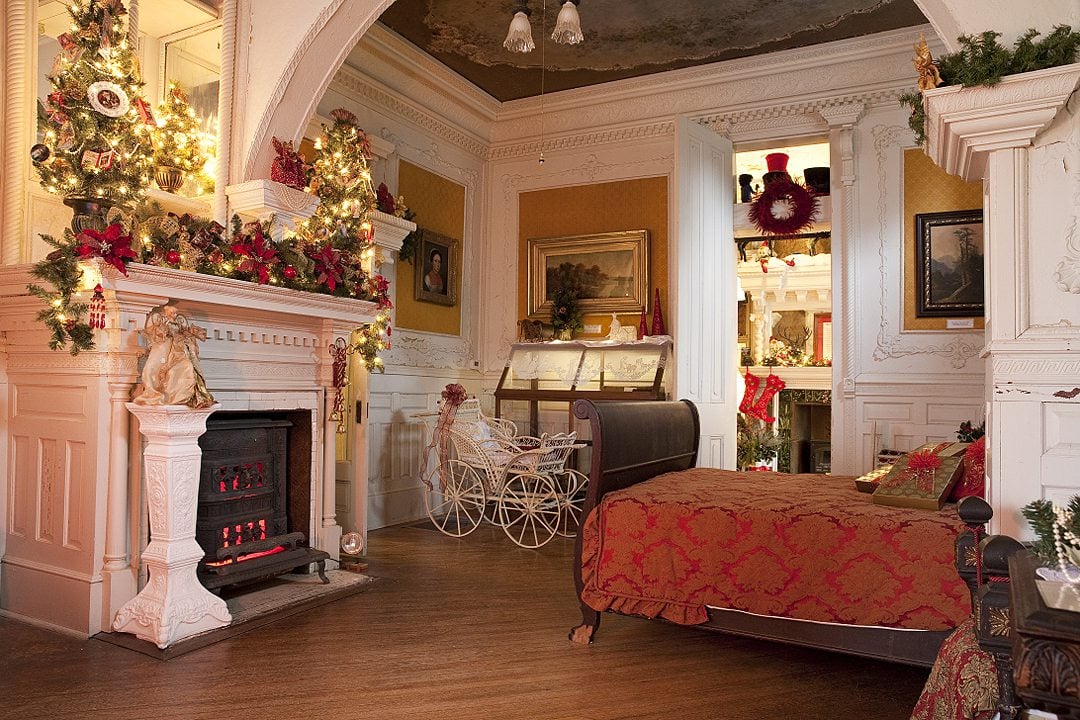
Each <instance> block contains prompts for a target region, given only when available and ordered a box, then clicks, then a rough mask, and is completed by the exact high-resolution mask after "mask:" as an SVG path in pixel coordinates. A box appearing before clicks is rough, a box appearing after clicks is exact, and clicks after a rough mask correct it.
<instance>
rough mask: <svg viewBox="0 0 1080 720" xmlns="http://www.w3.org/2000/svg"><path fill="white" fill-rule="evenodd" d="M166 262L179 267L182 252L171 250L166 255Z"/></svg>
mask: <svg viewBox="0 0 1080 720" xmlns="http://www.w3.org/2000/svg"><path fill="white" fill-rule="evenodd" d="M165 261H166V262H168V263H169V264H170V265H179V264H180V252H179V251H177V250H170V251H169V252H167V253H165Z"/></svg>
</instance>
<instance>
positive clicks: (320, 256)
mask: <svg viewBox="0 0 1080 720" xmlns="http://www.w3.org/2000/svg"><path fill="white" fill-rule="evenodd" d="M305 254H306V255H307V256H308V257H309V258H311V259H312V260H314V261H315V274H316V276H317V277H316V280H318V282H320V283H323V284H324V285H326V287H328V288H330V292H334V290H336V289H337V286H338V283H339V282H341V281H342V278H343V277H344V272H345V270H344V268H343V267H342V265H341V252H339V251H338V250H335V249H334V248H332V247H330V245H329V244H327V245H323V246H322V247H321V248H319V249H317V250H316V249H315V248H314V247H312V246H308V248H307V250H306V251H305Z"/></svg>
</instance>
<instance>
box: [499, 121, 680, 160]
mask: <svg viewBox="0 0 1080 720" xmlns="http://www.w3.org/2000/svg"><path fill="white" fill-rule="evenodd" d="M674 135H675V122H674V121H673V120H659V121H650V122H645V123H640V124H636V125H632V126H629V127H619V128H612V129H605V130H595V131H591V132H583V133H578V134H571V135H564V136H561V137H554V138H546V139H545V140H544V150H545V151H548V152H552V151H563V150H581V149H584V148H588V147H593V146H597V145H609V144H611V143H617V142H627V141H640V140H648V139H652V138H665V137H674ZM539 153H540V141H539V140H530V141H527V142H524V143H516V144H512V145H501V146H496V147H493V148H492V149H491V152H490V153H489V154H488V159H490V160H508V159H514V158H520V157H525V156H528V155H538V154H539Z"/></svg>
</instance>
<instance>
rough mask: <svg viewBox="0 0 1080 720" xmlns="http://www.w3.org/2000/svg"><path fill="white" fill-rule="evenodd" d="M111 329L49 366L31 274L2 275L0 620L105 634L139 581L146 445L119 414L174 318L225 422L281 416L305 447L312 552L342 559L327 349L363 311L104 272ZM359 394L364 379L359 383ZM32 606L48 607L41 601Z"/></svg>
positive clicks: (358, 478) (303, 296) (172, 277)
mask: <svg viewBox="0 0 1080 720" xmlns="http://www.w3.org/2000/svg"><path fill="white" fill-rule="evenodd" d="M100 273H101V284H102V285H103V287H104V289H105V293H104V294H105V300H106V305H107V323H106V329H104V330H100V331H97V333H96V337H95V340H96V344H97V348H96V349H95V350H94V351H90V352H83V353H80V354H79V355H77V356H71V355H69V354H67V353H60V352H52V351H50V350H49V349H48V346H47V337H46V332H45V330H44V329H43V327H42V326H41V324H40V323H39V322H38V321H37V320H36V315H37V313H38V311H39V310H40V301H38V300H37V299H36V298H33V297H31V296H29V295H27V294H26V291H25V287H26V284H27V283H28V282H30V280H31V278H30V275H29V268H28V267H26V266H21V267H7V268H3V269H0V329H2V330H3V331H4V336H5V337H6V340H7V341H6V346H5V347H4V348H3V349H4V350H5V351H6V356H7V357H6V360H7V362H6V376H5V377H4V378H2V381H3V382H4V383H6V392H4V393H2V394H0V397H2V398H3V402H4V403H5V405H6V406H7V407H6V415H7V417H8V419H9V421H10V422H9V427H8V428H7V438H6V447H7V448H8V458H7V460H8V485H9V489H8V492H9V521H8V525H7V535H6V547H5V554H4V557H3V561H2V563H0V609H2V610H3V612H4V613H5V614H8V615H11V616H14V617H17V618H22V619H26V620H28V621H31V622H35V623H36V624H40V625H45V626H49V627H53V628H55V629H58V630H64V631H69V632H74V633H77V634H79V635H93V634H95V633H97V632H99V631H101V630H105V629H108V628H109V627H110V626H111V625H112V622H113V619H114V617H115V616H116V614H117V612H118V611H119V609H120V608H121V607H123V606H124V604H125V603H126V602H128V601H129V600H131V599H132V598H133V597H135V595H136V594H137V592H138V590H139V587H140V585H142V584H144V583H145V581H146V578H145V572H144V573H142V574H140V570H141V568H142V567H143V563H142V562H141V553H142V551H143V549H144V548H145V546H146V537H147V530H148V526H147V523H146V514H147V507H148V506H149V509H150V512H151V513H152V512H153V511H154V508H153V503H154V498H153V497H152V496H150V494H148V493H146V492H145V491H144V487H145V483H144V479H143V478H142V466H143V463H142V455H141V453H142V447H143V440H142V438H141V436H140V435H139V433H138V423H136V422H134V421H133V420H132V418H131V416H130V414H129V411H128V409H127V407H126V406H125V403H126V402H127V401H128V400H129V399H130V397H131V391H132V388H133V387H134V384H135V382H136V381H137V379H138V360H139V356H140V354H141V351H142V348H141V347H140V345H139V341H138V330H140V329H141V328H142V327H143V325H144V323H145V318H146V316H147V314H148V313H149V312H150V311H151V310H153V309H154V308H157V307H161V306H163V305H166V304H169V305H173V306H175V307H177V308H178V309H179V310H180V311H181V312H182V313H183V314H184V315H186V316H187V318H188V319H189V320H190V321H191V322H192V323H193V324H194V325H197V326H199V327H202V328H204V329H205V330H206V331H207V336H208V337H207V340H206V341H205V342H204V343H202V345H201V349H200V350H201V356H202V367H203V374H204V376H205V378H206V383H207V386H208V388H209V389H210V391H211V392H212V393H213V395H214V397H215V398H216V400H217V401H218V402H219V403H220V404H221V410H223V411H261V412H268V413H278V414H283V415H287V416H289V417H288V419H290V420H292V421H293V424H294V426H296V425H303V427H302V428H299V429H300V430H301V431H302V433H301V434H303V435H306V436H307V437H309V438H310V443H309V444H310V447H309V448H308V450H307V452H306V453H301V454H298V455H297V457H296V458H295V459H294V461H293V462H295V463H297V464H299V465H300V466H302V467H301V470H302V473H301V476H302V477H304V478H306V483H307V486H308V487H307V493H306V494H307V498H306V500H305V507H304V508H302V509H300V510H299V511H298V516H299V517H303V518H304V524H306V526H307V529H308V530H309V533H310V535H309V537H308V538H307V541H308V542H309V543H310V545H311V546H312V547H313V548H315V549H318V550H322V551H324V552H325V553H327V555H328V556H330V557H333V558H335V559H336V557H337V552H338V542H339V539H340V536H341V528H340V527H339V526H338V524H337V519H336V516H335V492H336V490H337V487H336V484H337V481H338V480H340V478H338V477H337V463H336V460H337V457H336V447H335V446H336V434H337V433H336V430H337V423H336V422H335V421H333V420H331V419H330V413H331V411H332V409H333V403H334V394H335V388H334V387H333V372H332V357H331V355H330V354H329V352H328V347H329V346H330V345H331V344H332V343H334V342H335V341H336V340H338V339H339V338H342V339H345V340H346V341H347V340H348V339H349V336H350V333H351V332H352V330H353V329H354V328H356V327H357V326H358V325H360V324H362V323H364V322H365V321H369V320H371V319H373V318H374V315H375V307H374V305H373V304H372V303H369V302H364V301H360V300H354V299H348V298H337V297H331V296H325V295H314V294H311V293H302V292H297V291H292V290H287V289H283V288H276V287H270V286H260V285H255V284H252V283H248V282H242V281H238V280H232V279H229V278H219V277H212V276H206V275H196V274H194V273H187V272H182V271H178V270H172V269H169V268H161V267H151V266H141V265H136V264H133V265H130V266H129V267H128V274H127V275H126V276H125V275H121V274H120V273H119V272H118V271H116V270H114V269H112V268H111V267H108V266H106V267H101V268H100ZM352 382H353V384H354V386H355V387H354V388H353V392H354V395H355V394H356V393H361V396H362V393H363V392H365V391H366V376H365V375H364V374H363V373H361V376H360V377H357V378H353V380H352ZM363 436H364V433H362V432H357V433H355V437H356V441H355V446H354V447H353V448H351V453H352V454H353V456H354V457H355V458H356V459H357V461H355V462H353V463H351V467H352V469H353V474H354V475H353V477H351V478H347V480H348V481H349V487H351V488H352V490H353V492H355V493H356V494H357V505H358V506H360V507H363V504H364V497H363V493H364V492H365V491H366V488H365V485H366V478H365V477H364V476H363V473H364V469H365V463H364V462H363V461H362V459H363V455H364V447H363ZM42 598H49V602H43V601H42Z"/></svg>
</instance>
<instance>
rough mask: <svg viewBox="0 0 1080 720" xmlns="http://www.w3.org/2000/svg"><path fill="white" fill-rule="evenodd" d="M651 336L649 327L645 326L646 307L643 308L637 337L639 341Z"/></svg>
mask: <svg viewBox="0 0 1080 720" xmlns="http://www.w3.org/2000/svg"><path fill="white" fill-rule="evenodd" d="M648 334H649V327H648V325H646V324H645V306H644V305H642V306H641V319H640V320H638V327H637V336H638V340H641V339H642V338H643V337H645V336H646V335H648Z"/></svg>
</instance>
